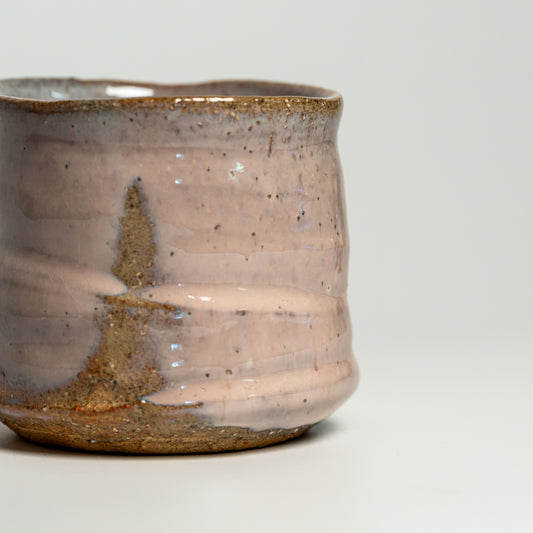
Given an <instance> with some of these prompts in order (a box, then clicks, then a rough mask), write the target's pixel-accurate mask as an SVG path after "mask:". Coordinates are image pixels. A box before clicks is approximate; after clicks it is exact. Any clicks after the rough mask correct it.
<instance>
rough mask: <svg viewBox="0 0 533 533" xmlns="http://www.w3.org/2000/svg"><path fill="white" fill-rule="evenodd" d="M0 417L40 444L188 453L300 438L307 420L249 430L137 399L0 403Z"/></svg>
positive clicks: (161, 452)
mask: <svg viewBox="0 0 533 533" xmlns="http://www.w3.org/2000/svg"><path fill="white" fill-rule="evenodd" d="M0 420H1V421H2V422H3V423H4V424H6V425H7V426H8V427H9V428H10V429H12V430H13V431H14V432H15V433H17V434H18V435H20V436H21V437H23V438H25V439H28V440H30V441H33V442H37V443H39V444H45V445H52V446H63V447H68V448H76V449H79V450H87V451H94V452H115V453H132V454H190V453H210V452H224V451H237V450H244V449H247V448H261V447H264V446H269V445H271V444H277V443H279V442H283V441H286V440H288V439H292V438H295V437H299V436H300V435H303V434H304V433H305V432H307V431H308V430H309V429H310V428H311V427H312V424H311V425H306V426H299V427H295V428H292V429H270V430H264V431H253V430H251V429H247V428H241V427H232V426H225V427H215V426H212V425H209V424H208V423H207V422H204V421H202V420H201V419H200V418H199V417H198V416H196V415H194V414H191V413H190V410H183V409H179V408H173V407H170V406H157V405H153V404H149V403H141V402H139V403H136V404H133V405H126V406H124V407H118V408H113V409H108V410H105V411H87V410H80V409H73V410H68V409H57V408H51V409H47V410H46V411H43V410H42V409H36V408H27V407H19V406H12V405H0Z"/></svg>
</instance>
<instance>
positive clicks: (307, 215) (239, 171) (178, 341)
mask: <svg viewBox="0 0 533 533" xmlns="http://www.w3.org/2000/svg"><path fill="white" fill-rule="evenodd" d="M0 94H1V96H0V187H1V194H0V216H1V222H0V317H1V318H0V320H1V321H0V328H1V329H0V342H1V350H0V420H1V421H2V422H4V423H5V424H6V425H7V426H8V427H10V428H11V429H12V430H14V431H15V432H17V433H18V434H19V435H21V436H23V437H25V438H27V439H30V440H32V441H35V442H39V443H44V444H51V445H60V446H67V447H73V448H78V449H84V450H93V451H111V452H128V453H194V452H209V451H223V450H238V449H244V448H250V447H260V446H266V445H269V444H274V443H277V442H281V441H284V440H287V439H290V438H292V437H296V436H298V435H301V434H303V433H304V432H306V431H307V430H308V429H309V428H310V427H311V426H313V425H314V424H316V423H317V422H320V421H321V420H323V419H324V418H325V417H327V416H328V415H330V414H331V413H332V412H333V411H334V410H335V409H337V408H338V407H339V406H340V405H341V404H342V403H343V402H344V401H345V400H346V399H347V398H348V397H349V396H350V395H351V393H352V392H353V391H354V389H355V387H356V385H357V381H358V369H357V364H356V362H355V359H354V357H353V354H352V349H351V343H352V338H351V326H350V317H349V313H348V306H347V299H346V286H347V272H348V270H347V261H348V237H347V228H346V209H345V200H344V192H343V181H342V173H341V166H340V163H339V157H338V153H337V146H336V136H337V129H338V124H339V119H340V114H341V109H342V99H341V97H340V95H339V94H338V93H336V92H334V91H329V90H325V89H320V88H315V87H308V86H299V85H289V84H279V83H267V82H254V81H250V82H248V81H221V82H212V83H203V84H197V85H175V86H170V85H168V86H167V85H154V84H144V83H130V82H127V83H124V82H117V81H79V80H75V79H19V80H5V81H1V82H0Z"/></svg>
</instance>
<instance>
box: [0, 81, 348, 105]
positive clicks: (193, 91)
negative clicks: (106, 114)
mask: <svg viewBox="0 0 533 533" xmlns="http://www.w3.org/2000/svg"><path fill="white" fill-rule="evenodd" d="M21 84H28V85H30V86H31V84H34V85H37V84H44V85H49V86H50V91H51V93H50V98H49V99H48V98H37V97H32V96H31V95H30V96H17V94H16V90H11V91H9V90H6V88H9V86H12V87H14V88H16V86H17V85H21ZM68 84H72V85H73V86H77V87H78V88H84V89H87V88H91V87H93V88H96V89H98V88H101V89H103V90H104V93H103V94H102V97H90V98H87V97H81V98H70V97H69V96H68V95H62V94H61V93H59V92H57V93H56V94H55V95H54V93H55V92H56V91H53V90H52V87H53V86H63V85H68ZM256 89H257V91H256ZM259 89H263V91H262V92H261V91H260V90H259ZM239 90H240V92H241V94H238V92H239ZM10 92H11V93H15V94H9V93H10ZM26 92H28V91H27V89H26ZM255 92H257V94H255ZM64 96H66V97H64ZM342 105H343V99H342V96H341V94H340V93H338V92H337V91H334V90H331V89H325V88H322V87H318V86H314V85H306V84H295V83H290V82H276V81H266V80H256V79H220V80H213V81H204V82H198V83H182V84H172V83H154V82H141V81H130V80H117V79H106V78H103V79H80V78H74V77H65V78H61V77H58V78H46V77H35V78H32V77H22V78H6V79H0V106H1V107H6V106H8V107H12V106H15V107H17V108H22V109H26V110H31V111H34V112H72V111H98V110H101V111H104V110H109V109H117V108H118V109H124V110H128V109H131V110H134V109H139V108H144V109H146V108H152V109H154V108H157V107H163V108H167V107H168V108H170V109H178V108H180V109H181V110H182V111H183V110H188V111H196V112H199V111H205V110H206V109H207V108H213V107H215V108H226V109H232V110H234V111H241V112H250V111H261V112H265V111H279V110H281V109H284V110H286V111H289V112H291V113H293V112H295V111H301V112H323V113H334V112H336V111H339V110H340V109H341V108H342Z"/></svg>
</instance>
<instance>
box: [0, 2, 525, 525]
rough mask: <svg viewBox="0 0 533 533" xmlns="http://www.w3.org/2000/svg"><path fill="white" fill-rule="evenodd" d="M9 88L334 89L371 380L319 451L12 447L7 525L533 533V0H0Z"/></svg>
mask: <svg viewBox="0 0 533 533" xmlns="http://www.w3.org/2000/svg"><path fill="white" fill-rule="evenodd" d="M0 8H1V9H0V17H1V31H0V77H3V78H5V77H15V76H72V75H73V76H78V77H84V78H88V77H99V78H101V77H112V78H122V79H132V80H146V81H150V80H152V81H161V82H186V81H199V80H206V79H213V78H231V77H238V78H259V79H274V80H283V81H293V82H300V83H309V84H316V85H323V86H326V87H329V88H333V89H337V90H339V91H340V92H341V93H342V94H343V95H344V98H345V112H344V117H343V122H342V126H341V130H340V133H339V145H340V151H341V157H342V160H343V166H344V174H345V183H346V193H347V205H348V216H349V225H350V236H351V246H352V254H351V265H350V275H351V278H350V289H349V296H350V304H351V310H352V318H353V323H354V331H355V341H354V348H355V352H356V357H357V358H358V361H359V363H360V365H361V370H362V376H361V385H360V387H359V389H358V391H357V392H356V394H355V395H354V396H353V397H352V399H351V400H350V401H349V402H348V403H347V404H346V405H345V406H344V407H342V408H341V409H340V410H339V411H338V412H337V413H336V414H335V415H333V416H332V417H331V418H330V419H328V420H327V421H326V422H324V423H323V424H321V425H319V426H318V427H317V428H315V429H314V430H313V431H312V432H311V433H310V434H309V435H308V437H306V438H303V439H301V440H299V441H295V442H293V443H290V444H287V445H282V446H278V447H272V448H268V449H264V450H259V451H250V452H243V453H236V454H224V455H216V456H199V457H146V458H134V457H112V456H99V455H86V454H78V453H75V452H62V451H56V450H50V449H45V448H39V447H37V446H34V445H32V444H29V443H26V442H24V441H22V440H19V439H18V438H16V437H15V436H14V435H13V434H12V433H11V432H9V431H8V430H7V429H6V428H3V427H2V428H0V530H1V531H5V532H6V533H7V532H11V531H39V532H49V531H50V532H52V531H54V532H57V531H69V532H70V531H75V532H85V531H87V532H89V531H91V532H94V531H100V532H106V531H128V532H137V531H139V532H140V531H143V532H144V531H165V532H166V531H187V532H203V531H246V532H248V531H253V532H258V533H261V532H272V531H276V532H285V531H287V532H288V531H291V532H292V531H305V532H314V531H341V532H345V531H346V532H357V533H366V532H369V533H372V532H402V531H406V532H407V531H409V532H410V533H415V532H424V533H427V532H441V531H442V532H447V533H448V532H452V531H453V532H457V531H465V532H477V531H479V532H484V533H486V532H492V531H494V532H496V531H497V532H502V531H506V532H507V531H512V532H515V531H519V532H521V531H524V532H530V531H532V530H533V510H532V501H533V482H532V479H533V429H532V415H533V387H532V379H533V357H532V356H533V335H532V327H533V283H532V272H533V240H532V237H533V231H532V230H533V62H532V58H533V30H532V28H533V3H532V2H531V0H523V1H521V0H507V1H503V0H500V1H498V0H483V1H482V0H418V1H417V0H401V1H400V0H374V1H366V2H363V1H359V0H352V1H344V2H343V1H337V0H329V1H321V2H312V1H309V2H305V3H304V2H290V1H289V0H284V1H279V0H271V1H268V2H262V1H258V2H253V1H252V0H247V1H236V0H220V1H218V2H210V1H206V0H203V1H201V2H200V1H198V2H195V1H193V0H190V1H188V2H183V3H182V2H179V1H177V0H174V1H157V0H152V1H150V2H135V1H134V0H131V1H130V2H122V1H121V2H118V1H117V2H113V1H112V0H107V1H100V0H93V1H85V2H78V1H73V0H62V1H55V2H54V1H48V2H46V1H41V2H37V1H35V2H28V1H21V0H18V1H17V2H15V1H7V0H0Z"/></svg>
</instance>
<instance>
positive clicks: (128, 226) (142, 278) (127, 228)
mask: <svg viewBox="0 0 533 533" xmlns="http://www.w3.org/2000/svg"><path fill="white" fill-rule="evenodd" d="M137 180H139V181H140V180H141V178H137ZM120 228H121V233H120V240H119V243H118V251H119V256H118V259H117V261H116V263H115V264H114V265H113V269H112V272H113V274H115V276H117V278H118V279H120V281H122V282H123V283H124V285H126V286H127V287H129V288H130V289H140V288H141V287H144V286H146V285H153V284H154V280H153V268H154V257H155V253H156V247H155V242H154V225H153V223H152V221H151V220H150V218H149V217H148V213H147V212H146V211H145V210H144V208H143V197H142V193H141V189H140V187H139V186H138V185H137V184H136V183H134V184H133V185H131V186H130V187H128V189H127V191H126V200H125V205H124V216H123V217H122V218H121V219H120Z"/></svg>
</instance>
